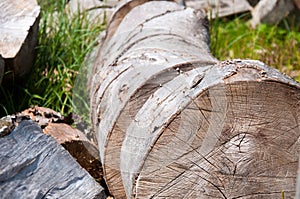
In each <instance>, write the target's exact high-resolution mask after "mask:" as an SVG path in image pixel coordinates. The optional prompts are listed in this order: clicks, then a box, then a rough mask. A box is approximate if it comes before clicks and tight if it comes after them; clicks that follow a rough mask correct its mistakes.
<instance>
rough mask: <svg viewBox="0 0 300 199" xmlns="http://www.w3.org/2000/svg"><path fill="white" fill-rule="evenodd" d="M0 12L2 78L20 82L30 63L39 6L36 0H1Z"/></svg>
mask: <svg viewBox="0 0 300 199" xmlns="http://www.w3.org/2000/svg"><path fill="white" fill-rule="evenodd" d="M0 10H1V12H0V54H1V55H2V57H3V59H4V61H5V72H6V74H8V75H6V76H7V78H11V77H14V78H17V79H18V78H19V79H20V78H21V77H24V75H26V74H27V73H28V72H29V71H30V69H31V67H32V65H33V62H34V58H35V47H36V45H37V42H38V38H37V36H38V26H39V14H40V7H39V6H38V5H37V2H36V0H21V1H14V0H2V1H1V2H0ZM0 75H1V74H0ZM7 78H5V79H7Z"/></svg>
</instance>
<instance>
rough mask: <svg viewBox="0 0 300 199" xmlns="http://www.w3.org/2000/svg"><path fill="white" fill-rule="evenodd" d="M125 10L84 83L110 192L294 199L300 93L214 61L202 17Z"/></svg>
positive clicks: (162, 9) (260, 68) (267, 76)
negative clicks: (88, 85)
mask: <svg viewBox="0 0 300 199" xmlns="http://www.w3.org/2000/svg"><path fill="white" fill-rule="evenodd" d="M134 4H135V5H134ZM124 5H125V6H126V5H128V4H126V3H125V4H124ZM131 5H134V6H127V10H126V12H125V13H124V12H123V11H124V10H119V11H120V12H122V13H118V12H119V11H116V13H115V16H113V17H112V19H113V20H114V19H116V20H117V21H112V22H111V24H110V26H109V29H108V30H107V32H108V35H106V39H105V40H104V43H103V44H102V46H101V48H100V50H99V53H98V56H97V57H96V60H95V63H94V67H93V69H92V73H91V81H90V84H91V85H90V86H91V87H90V97H91V118H92V123H93V126H94V128H95V133H96V136H97V139H98V144H99V151H100V157H101V160H102V163H103V169H104V177H105V179H106V182H107V184H108V188H109V190H110V192H111V193H112V194H113V195H114V196H115V197H116V198H125V197H127V198H239V197H245V198H247V197H248V198H279V197H280V196H281V192H282V190H284V191H285V195H286V197H292V196H294V194H295V183H296V176H297V168H298V157H299V143H298V141H297V140H298V137H299V136H300V131H299V125H298V124H299V119H300V117H299V111H300V110H299V104H298V101H299V99H300V86H299V84H298V83H296V82H295V81H293V80H292V79H290V78H288V77H286V76H285V75H283V74H281V73H279V72H278V71H276V70H274V69H271V68H269V67H268V66H266V65H264V64H263V63H261V62H259V61H251V60H233V61H225V62H219V61H218V60H216V59H215V58H214V57H213V56H212V55H211V54H210V52H209V35H208V31H207V26H208V24H207V20H206V19H205V17H204V14H203V13H202V12H201V11H196V10H193V9H191V8H185V7H183V6H180V5H178V4H175V3H172V2H165V1H160V2H157V1H153V2H146V3H144V2H143V1H142V3H141V2H140V1H137V2H135V3H132V2H131ZM116 16H118V17H116Z"/></svg>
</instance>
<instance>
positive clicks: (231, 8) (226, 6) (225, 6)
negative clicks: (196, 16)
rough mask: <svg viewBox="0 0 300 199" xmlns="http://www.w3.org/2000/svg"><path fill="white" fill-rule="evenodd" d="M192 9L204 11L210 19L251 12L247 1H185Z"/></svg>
mask: <svg viewBox="0 0 300 199" xmlns="http://www.w3.org/2000/svg"><path fill="white" fill-rule="evenodd" d="M185 4H186V6H188V7H191V8H193V9H204V10H205V11H206V14H207V15H208V16H209V17H211V18H212V19H215V18H220V17H226V16H230V15H234V14H239V13H244V12H248V11H250V10H251V6H250V4H249V3H248V1H247V0H239V1H236V0H209V1H207V0H185Z"/></svg>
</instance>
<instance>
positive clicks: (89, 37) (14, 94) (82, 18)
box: [0, 0, 105, 115]
mask: <svg viewBox="0 0 300 199" xmlns="http://www.w3.org/2000/svg"><path fill="white" fill-rule="evenodd" d="M40 5H41V20H40V27H39V45H38V47H37V49H36V50H37V58H36V62H35V65H34V67H33V71H32V73H31V74H30V76H29V78H28V81H27V83H26V84H25V85H22V84H19V83H15V82H13V83H12V84H14V86H13V87H10V88H2V90H1V95H2V96H4V97H2V98H1V101H0V109H2V110H1V114H2V115H6V114H12V113H15V112H18V111H21V110H23V109H25V108H27V107H29V106H30V105H39V106H45V107H49V108H52V109H54V110H56V111H59V112H61V113H63V114H68V113H70V112H72V111H73V104H72V88H73V85H74V81H75V78H76V75H77V74H78V70H79V68H80V67H84V66H85V63H84V58H85V56H86V55H87V54H88V53H89V52H90V51H91V50H92V48H93V47H94V46H95V45H97V40H96V37H97V36H98V35H99V33H100V32H101V31H102V30H103V29H104V28H105V24H101V23H95V24H91V23H88V20H87V17H86V15H85V13H83V14H79V13H78V15H76V16H74V17H73V18H72V19H70V17H69V15H68V13H66V11H65V1H52V2H51V1H42V0H40ZM12 89H13V90H12Z"/></svg>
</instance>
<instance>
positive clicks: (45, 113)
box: [17, 106, 106, 187]
mask: <svg viewBox="0 0 300 199" xmlns="http://www.w3.org/2000/svg"><path fill="white" fill-rule="evenodd" d="M17 115H18V117H28V118H30V119H31V120H33V121H35V122H36V123H37V124H38V126H40V127H41V129H42V131H43V133H44V134H46V135H50V136H52V137H53V138H54V139H55V140H56V142H57V143H59V144H61V145H62V146H63V147H64V148H65V149H66V150H67V151H68V152H69V153H70V154H71V155H72V156H73V158H74V159H75V160H76V161H77V162H78V163H79V164H80V166H81V167H82V168H84V169H85V170H86V171H87V172H88V173H89V174H90V175H91V176H92V177H93V178H94V179H95V180H96V181H97V182H99V183H100V184H101V185H102V186H103V187H105V186H106V185H105V182H104V180H103V171H102V165H101V162H100V158H99V152H98V148H97V146H96V145H95V144H94V143H93V142H91V141H90V140H89V139H88V138H87V137H86V135H85V134H84V133H83V132H81V131H80V130H78V129H75V128H73V127H72V126H70V125H69V124H68V123H71V122H72V121H70V120H71V119H70V118H68V117H64V116H62V115H61V114H60V113H58V112H56V111H53V110H52V109H49V108H45V107H38V106H34V107H31V108H29V109H26V110H24V111H22V112H21V113H19V114H17Z"/></svg>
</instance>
